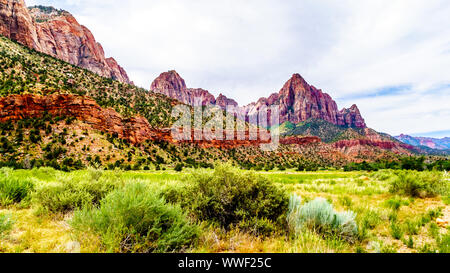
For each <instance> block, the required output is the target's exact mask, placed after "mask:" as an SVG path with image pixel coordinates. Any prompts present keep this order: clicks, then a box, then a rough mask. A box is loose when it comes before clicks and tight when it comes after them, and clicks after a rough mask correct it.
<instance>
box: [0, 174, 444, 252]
mask: <svg viewBox="0 0 450 273" xmlns="http://www.w3.org/2000/svg"><path fill="white" fill-rule="evenodd" d="M199 173H201V175H203V176H201V175H200V176H199V177H200V178H198V179H197V180H195V179H194V178H193V177H195V175H198V174H199ZM212 173H213V170H194V169H187V170H184V171H183V172H180V173H178V172H175V171H158V172H155V171H127V172H125V171H100V170H94V169H89V170H83V171H75V172H70V173H65V172H60V171H55V170H53V169H50V168H41V169H33V170H12V169H7V168H3V169H1V170H0V252H25V253H28V252H31V253H35V252H39V253H41V252H45V253H47V252H51V253H52V252H63V253H66V252H147V251H153V252H202V253H203V252H207V253H210V252H212V253H217V252H238V253H241V252H245V253H249V252H250V253H253V252H256V253H261V252H269V253H292V252H294V253H330V252H331V253H336V252H339V253H340V252H344V253H347V252H369V253H377V252H382V253H387V252H398V253H411V252H412V253H422V252H427V253H429V252H433V253H436V252H446V253H448V252H449V251H450V249H449V241H450V238H449V237H450V235H449V234H450V233H449V227H448V222H449V218H450V206H449V195H448V193H449V191H448V185H449V177H448V176H447V174H444V173H434V175H435V176H433V177H428V178H423V177H422V178H421V175H420V177H419V174H417V173H411V175H412V176H411V177H412V182H415V178H414V177H416V176H417V181H419V180H420V179H422V180H423V181H425V182H424V183H425V184H426V186H424V185H425V184H424V185H421V186H420V187H419V190H417V191H411V188H410V187H409V188H407V189H408V190H409V191H408V192H406V191H400V190H398V191H397V192H395V191H394V190H392V189H393V186H392V185H394V184H395V182H394V181H407V180H408V179H409V178H403V180H399V178H398V177H399V175H398V174H395V173H394V172H393V171H379V172H372V173H369V172H340V171H320V172H296V171H294V170H287V171H283V172H281V171H272V172H258V173H257V174H256V177H258V178H248V179H249V180H248V181H250V182H251V181H253V180H252V179H256V180H258V179H260V180H261V181H268V183H269V184H268V185H269V186H265V187H266V188H264V189H265V191H259V192H258V191H255V190H254V189H258V187H260V186H259V185H260V184H258V183H259V182H258V183H256V182H255V184H254V185H258V186H255V188H254V189H253V188H252V189H249V194H248V195H247V197H246V198H248V199H249V200H247V201H248V202H247V203H245V204H243V205H242V208H248V211H244V212H242V211H239V212H236V211H234V212H230V213H231V214H230V215H232V216H236V215H237V216H239V217H241V216H242V215H245V216H242V217H241V218H239V219H240V220H239V221H236V222H233V224H232V225H228V224H227V225H223V223H222V222H221V220H223V219H222V218H221V217H220V215H215V216H211V217H212V218H211V221H210V219H209V218H208V217H209V216H208V215H212V214H208V213H209V212H208V211H205V210H203V211H202V210H201V209H202V208H208V206H212V205H211V204H212V201H211V200H215V199H214V198H216V197H217V196H219V197H218V200H216V201H217V202H216V203H214V204H215V205H214V206H217V204H220V202H224V201H223V200H221V199H222V198H223V199H226V198H233V196H232V195H229V192H233V193H234V194H237V195H238V194H240V193H239V192H237V191H236V190H235V189H234V184H233V183H234V182H236V181H235V180H236V179H247V178H246V177H247V175H249V172H247V171H241V170H237V169H231V173H237V174H236V175H240V176H236V177H234V176H233V177H234V178H230V181H225V182H224V183H225V184H221V185H220V186H219V185H218V186H217V189H213V188H212V187H211V185H214V184H211V181H203V182H198V183H203V184H202V185H205V186H204V188H201V187H200V188H198V189H201V190H202V191H201V192H200V191H196V190H194V191H188V190H186V189H189V188H192V187H193V186H194V184H195V183H197V182H195V181H202V179H204V177H210V178H211V177H214V176H212ZM231 173H229V174H231ZM208 175H210V176H208ZM219 175H220V174H219ZM430 175H431V174H430ZM425 176H426V175H425ZM202 177H203V178H202ZM224 177H225V178H224ZM224 177H222V178H221V179H222V180H228V177H227V176H226V175H225V176H224ZM230 177H231V176H230ZM249 177H250V176H249ZM435 177H438V178H436V179H438V181H435V180H432V179H435ZM233 179H235V180H233ZM396 179H397V180H396ZM427 179H428V180H427ZM204 180H208V179H204ZM222 180H220V179H219V180H218V181H222ZM258 181H259V180H258ZM430 181H431V182H430ZM228 182H230V184H226V183H228ZM250 182H249V183H250ZM208 183H209V184H208ZM245 183H247V182H244V183H242V185H243V186H242V187H246V186H245V185H246V184H245ZM432 183H435V184H433V186H432V187H431V186H430V187H429V186H428V185H431V184H432ZM436 183H437V184H436ZM137 184H138V185H141V186H142V185H144V186H142V187H141V188H139V187H134V188H133V187H130V186H129V185H137ZM238 185H240V184H238ZM252 185H253V184H252ZM408 185H410V184H408ZM213 187H214V186H213ZM236 187H238V186H236ZM271 187H273V188H271ZM436 187H437V188H439V190H438V191H436V192H434V191H433V189H435V188H436ZM193 189H197V188H195V187H194V188H193ZM401 189H404V188H401ZM216 190H217V192H218V195H215V196H216V197H208V195H207V194H208V193H209V192H214V191H216ZM278 190H279V191H280V192H283V194H284V193H285V194H286V196H287V197H289V196H292V195H293V194H296V195H297V196H299V197H301V200H302V201H301V202H302V204H307V203H308V202H310V201H313V200H316V199H317V198H319V197H320V198H323V199H325V200H327V202H328V203H329V204H332V205H333V208H334V210H335V212H336V213H341V212H344V211H351V212H353V213H354V214H355V218H354V223H355V224H356V227H357V230H354V231H352V235H351V239H350V240H349V239H348V238H347V237H345V236H343V233H339V232H335V230H334V229H332V228H329V226H327V227H325V226H321V225H318V224H314V225H309V224H308V225H302V226H300V228H298V229H295V232H292V229H291V228H290V223H288V221H287V220H286V219H287V214H288V211H287V201H286V203H285V204H284V206H274V202H275V201H274V200H278V199H277V198H278V197H276V196H275V197H270V198H272V199H269V197H264V196H261V194H262V193H266V194H267V195H270V194H274V195H276V194H277V193H276V192H277V191H278ZM255 192H256V193H255ZM408 193H409V194H408ZM427 193H430V194H427ZM140 194H142V196H144V195H145V196H147V197H148V198H142V199H140V196H139V195H140ZM130 195H131V196H130ZM248 196H250V197H248ZM251 196H255V197H254V198H255V200H252V197H251ZM283 196H284V195H283ZM208 198H209V199H208ZM240 198H242V197H240ZM258 198H259V199H258ZM264 198H266V199H264ZM105 199H106V200H105ZM191 199H192V200H194V201H192V202H191V201H190V200H191ZM161 200H162V201H161ZM233 200H235V199H233ZM259 200H262V201H259ZM238 201H239V200H238ZM241 201H242V200H241ZM233 202H235V201H233ZM236 202H237V201H236ZM255 202H259V203H261V202H262V203H264V202H267V204H266V203H264V204H261V206H259V207H256V208H254V207H253V205H254V203H255ZM271 202H272V203H271ZM276 202H278V201H276ZM280 202H282V201H280ZM283 202H284V201H283ZM291 202H292V198H291ZM227 204H228V203H227ZM234 205H235V207H236V209H235V210H238V208H241V207H239V206H240V205H239V204H237V205H236V204H234ZM275 205H276V204H275ZM269 206H272V207H271V208H273V211H275V210H276V209H278V208H283V210H284V209H286V211H281V212H277V213H278V214H277V215H276V216H277V217H278V216H279V217H278V218H277V219H275V218H273V221H272V220H270V219H271V218H270V217H269V216H267V217H266V215H265V214H263V213H262V212H261V211H263V210H265V208H268V207H269ZM215 208H216V207H214V209H215ZM225 208H230V206H228V207H227V206H225ZM233 208H234V207H233ZM221 209H222V208H221ZM253 209H254V210H253ZM115 210H117V214H115ZM250 211H256V212H255V213H257V214H258V217H259V218H258V219H256V218H257V217H256V218H255V219H256V220H255V221H253V220H254V219H253V218H251V217H252V215H251V214H250ZM121 213H123V215H122V214H121ZM202 213H203V214H202ZM223 213H224V214H226V213H228V211H226V210H223ZM233 213H234V214H233ZM265 213H272V212H271V211H268V212H265ZM205 215H206V218H205ZM267 215H268V214H267ZM237 216H236V217H237ZM120 217H122V218H120ZM133 217H134V218H136V219H134V218H133ZM152 217H153V218H155V219H163V220H161V222H162V221H166V222H164V223H170V224H163V225H162V224H161V223H159V222H158V221H156V222H155V221H154V219H153V218H152ZM213 217H217V219H218V220H217V221H213V220H212V219H213ZM230 217H231V216H230ZM301 217H303V216H301ZM119 218H120V219H119ZM260 218H261V219H260ZM164 219H165V220H164ZM168 219H169V220H168ZM214 219H216V218H214ZM230 219H231V218H230ZM252 219H253V220H252ZM133 221H134V222H133ZM221 223H222V224H221ZM249 223H250V224H249ZM145 225H152V226H153V227H154V228H153V229H148V227H146V226H145ZM167 225H169V228H168V227H167ZM111 226H114V227H117V228H111ZM119 227H120V228H119ZM131 227H132V228H131ZM324 227H325V228H324ZM124 238H125V239H124ZM193 238H195V239H193Z"/></svg>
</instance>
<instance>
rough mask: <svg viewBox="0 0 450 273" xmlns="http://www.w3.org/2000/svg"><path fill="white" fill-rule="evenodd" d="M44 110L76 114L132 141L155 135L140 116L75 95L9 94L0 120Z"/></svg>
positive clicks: (0, 103)
mask: <svg viewBox="0 0 450 273" xmlns="http://www.w3.org/2000/svg"><path fill="white" fill-rule="evenodd" d="M45 112H47V113H49V114H51V115H53V116H70V117H75V118H77V119H79V120H82V121H84V122H86V123H88V124H90V125H91V126H92V127H93V128H94V129H96V130H99V131H103V132H108V133H111V134H117V136H118V137H120V138H123V139H127V140H129V141H130V142H131V143H141V142H144V141H146V140H149V139H150V140H151V139H157V132H156V131H155V130H153V129H152V128H151V126H150V124H149V123H148V121H147V120H146V119H145V118H143V117H139V116H137V117H133V118H129V119H124V118H122V116H121V115H120V114H118V113H117V112H116V111H115V110H113V109H103V108H101V107H100V106H99V105H98V104H97V103H96V102H95V101H94V100H93V99H91V98H88V97H81V96H75V95H62V94H55V95H48V96H38V95H12V96H8V97H4V98H0V122H7V121H17V120H21V119H24V118H31V117H41V116H42V115H43V114H44V113H45Z"/></svg>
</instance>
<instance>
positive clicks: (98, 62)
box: [0, 0, 131, 83]
mask: <svg viewBox="0 0 450 273" xmlns="http://www.w3.org/2000/svg"><path fill="white" fill-rule="evenodd" d="M0 34H2V35H4V36H6V37H8V38H10V39H12V40H14V41H17V42H19V43H21V44H23V45H25V46H27V47H29V48H31V49H35V50H37V51H39V52H42V53H46V54H48V55H51V56H53V57H56V58H58V59H60V60H63V61H66V62H69V63H71V64H73V65H76V66H79V67H82V68H86V69H88V70H90V71H92V72H94V73H97V74H98V75H100V76H103V77H108V78H112V79H114V80H117V81H120V82H123V83H131V81H130V79H129V78H128V75H127V73H126V72H125V70H124V69H123V68H122V67H121V66H119V65H118V63H117V62H116V60H114V58H106V57H105V53H104V51H103V47H102V45H101V44H100V43H98V42H97V41H96V40H95V38H94V36H93V35H92V33H91V31H90V30H89V29H88V28H86V27H85V26H82V25H80V24H79V23H78V21H77V20H76V19H75V18H74V17H73V16H72V15H71V14H70V13H69V12H67V11H64V10H58V9H55V8H53V7H44V6H34V7H30V8H27V6H26V5H25V2H24V1H23V0H0Z"/></svg>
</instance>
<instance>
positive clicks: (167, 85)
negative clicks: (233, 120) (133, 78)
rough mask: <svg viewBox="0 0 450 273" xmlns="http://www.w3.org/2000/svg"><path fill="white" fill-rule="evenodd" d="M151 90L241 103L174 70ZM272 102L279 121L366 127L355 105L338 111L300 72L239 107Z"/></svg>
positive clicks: (186, 99)
mask: <svg viewBox="0 0 450 273" xmlns="http://www.w3.org/2000/svg"><path fill="white" fill-rule="evenodd" d="M150 90H152V91H154V92H157V93H162V94H164V95H166V96H169V97H171V98H174V99H177V100H179V101H181V102H183V103H186V104H189V105H194V104H195V99H198V100H199V102H200V103H201V104H202V105H217V106H220V107H221V108H222V109H225V108H226V106H227V105H232V106H238V104H237V102H236V101H234V100H232V99H229V98H227V97H225V96H224V95H222V94H221V95H219V96H218V97H217V98H215V97H214V95H212V94H211V93H210V92H209V91H207V90H203V89H191V88H187V87H186V83H185V81H184V79H183V78H181V76H180V75H179V74H178V73H177V72H176V71H173V70H172V71H169V72H165V73H162V74H161V75H160V76H159V77H158V78H156V79H155V80H154V81H153V83H152V85H151V87H150ZM272 105H279V106H280V123H284V122H291V123H294V124H297V123H300V122H303V121H306V120H309V119H320V120H325V121H327V122H330V123H332V124H335V125H338V126H343V127H348V128H350V127H354V128H366V127H367V126H366V123H365V121H364V119H363V118H362V116H361V113H360V111H359V109H358V107H357V106H356V105H353V106H352V107H351V108H349V109H345V108H344V109H342V110H340V111H339V110H338V107H337V104H336V102H335V101H334V100H333V99H332V98H331V97H330V96H329V95H328V94H326V93H323V92H322V90H318V89H317V88H315V87H314V86H311V85H309V84H308V83H307V82H306V81H305V80H304V79H303V78H302V77H301V76H300V75H299V74H294V75H293V76H292V78H291V79H290V80H288V81H287V82H286V84H285V85H284V86H283V88H282V89H281V90H280V92H279V93H275V94H272V95H271V96H270V97H268V98H261V99H259V100H258V101H257V102H255V103H252V104H250V105H247V106H243V107H239V109H238V111H239V112H241V113H248V114H249V115H252V113H255V112H256V111H257V110H259V109H260V108H261V107H265V106H267V107H270V106H272Z"/></svg>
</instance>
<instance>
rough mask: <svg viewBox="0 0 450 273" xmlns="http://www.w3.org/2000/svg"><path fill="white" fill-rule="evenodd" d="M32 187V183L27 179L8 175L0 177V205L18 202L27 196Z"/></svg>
mask: <svg viewBox="0 0 450 273" xmlns="http://www.w3.org/2000/svg"><path fill="white" fill-rule="evenodd" d="M33 187H34V185H33V183H32V182H30V181H27V180H21V179H17V178H11V177H8V176H5V177H0V205H2V206H8V205H11V204H13V203H20V202H21V201H22V200H24V199H26V198H27V197H28V196H29V194H30V193H31V191H32V190H33Z"/></svg>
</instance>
